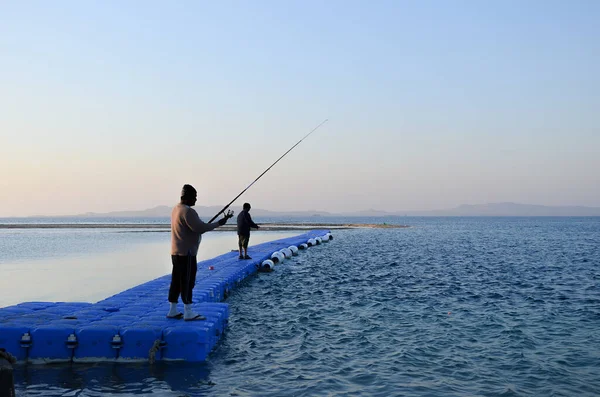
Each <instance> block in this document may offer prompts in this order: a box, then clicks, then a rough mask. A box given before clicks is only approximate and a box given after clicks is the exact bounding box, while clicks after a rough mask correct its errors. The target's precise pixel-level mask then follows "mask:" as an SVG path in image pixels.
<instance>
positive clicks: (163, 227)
mask: <svg viewBox="0 0 600 397" xmlns="http://www.w3.org/2000/svg"><path fill="white" fill-rule="evenodd" d="M406 227H409V226H407V225H391V224H388V223H381V224H379V223H370V224H362V223H347V224H331V223H310V224H308V223H296V224H293V223H291V224H276V223H263V224H261V225H260V229H259V230H260V231H285V230H310V229H321V228H326V229H361V228H368V229H398V228H406ZM0 229H152V230H153V231H170V230H171V225H170V224H168V223H161V224H157V223H20V224H19V223H0ZM235 230H236V226H235V225H225V226H221V227H219V228H217V229H215V230H214V231H222V232H228V231H235Z"/></svg>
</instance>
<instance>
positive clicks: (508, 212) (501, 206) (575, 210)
mask: <svg viewBox="0 0 600 397" xmlns="http://www.w3.org/2000/svg"><path fill="white" fill-rule="evenodd" d="M194 208H195V209H196V211H197V212H198V214H199V215H200V217H202V218H211V217H212V216H214V215H215V214H216V213H217V212H218V211H220V210H221V208H223V207H220V206H209V207H204V206H195V207H194ZM171 209H172V207H169V206H166V205H161V206H158V207H154V208H149V209H146V210H141V211H115V212H107V213H95V212H88V213H85V214H79V215H75V217H87V218H91V217H170V216H171ZM231 209H232V210H233V211H235V213H236V214H237V213H239V211H241V209H242V208H241V207H238V206H232V207H231ZM252 215H253V216H254V217H261V218H263V217H268V218H280V217H291V218H295V217H298V218H300V217H302V218H307V217H334V216H335V217H339V216H369V217H384V216H600V207H581V206H556V207H553V206H544V205H531V204H518V203H491V204H477V205H467V204H464V205H461V206H458V207H456V208H451V209H445V210H431V211H396V212H389V211H379V210H373V209H370V210H364V211H355V212H338V213H334V212H326V211H269V210H264V209H260V208H252Z"/></svg>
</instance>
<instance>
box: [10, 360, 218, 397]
mask: <svg viewBox="0 0 600 397" xmlns="http://www.w3.org/2000/svg"><path fill="white" fill-rule="evenodd" d="M209 374H210V369H209V365H208V364H202V363H200V364H198V363H196V364H188V363H182V362H170V363H165V362H157V363H155V364H154V365H148V364H147V363H131V364H125V363H93V364H80V363H78V364H60V365H59V364H55V365H43V366H42V365H17V366H16V367H15V370H14V375H15V378H16V379H18V380H19V383H20V385H21V386H22V390H23V392H26V395H27V396H44V395H56V396H58V395H60V396H80V395H85V396H103V395H107V394H110V395H113V394H116V395H119V396H128V395H145V394H154V395H156V394H158V395H160V396H182V395H183V394H182V393H181V392H175V391H173V390H181V388H182V386H183V385H185V386H184V387H185V389H186V391H187V393H190V394H196V392H198V393H202V391H207V390H210V388H211V387H212V386H213V385H214V383H213V382H211V381H210V378H209ZM81 393H84V394H81ZM187 393H186V395H187ZM19 395H21V393H20V394H19Z"/></svg>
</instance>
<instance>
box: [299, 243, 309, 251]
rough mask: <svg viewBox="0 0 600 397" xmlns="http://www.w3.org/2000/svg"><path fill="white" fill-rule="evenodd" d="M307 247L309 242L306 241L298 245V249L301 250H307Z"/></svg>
mask: <svg viewBox="0 0 600 397" xmlns="http://www.w3.org/2000/svg"><path fill="white" fill-rule="evenodd" d="M307 248H308V244H306V243H302V244H300V245H299V246H298V249H301V250H305V249H307Z"/></svg>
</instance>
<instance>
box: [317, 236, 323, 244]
mask: <svg viewBox="0 0 600 397" xmlns="http://www.w3.org/2000/svg"><path fill="white" fill-rule="evenodd" d="M315 240H316V242H317V245H319V244H321V243H322V242H323V239H322V238H321V237H315Z"/></svg>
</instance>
